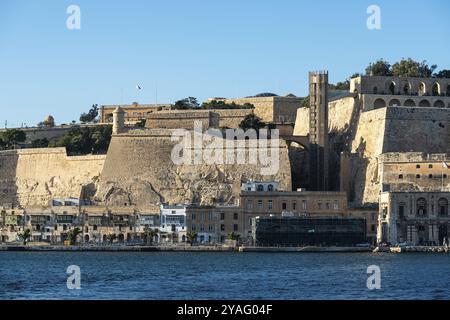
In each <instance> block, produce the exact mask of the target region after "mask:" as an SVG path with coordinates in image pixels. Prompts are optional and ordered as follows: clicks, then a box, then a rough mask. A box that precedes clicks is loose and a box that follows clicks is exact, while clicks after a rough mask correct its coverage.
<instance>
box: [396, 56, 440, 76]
mask: <svg viewBox="0 0 450 320" xmlns="http://www.w3.org/2000/svg"><path fill="white" fill-rule="evenodd" d="M436 68H437V66H436V65H432V66H429V65H428V64H427V62H426V61H425V60H424V61H422V62H418V61H414V60H413V59H411V58H408V59H402V60H400V61H399V62H397V63H395V64H394V65H393V66H392V74H393V75H394V76H398V77H421V78H430V77H431V75H432V74H433V72H434V70H435V69H436Z"/></svg>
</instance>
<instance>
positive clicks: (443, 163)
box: [442, 161, 448, 169]
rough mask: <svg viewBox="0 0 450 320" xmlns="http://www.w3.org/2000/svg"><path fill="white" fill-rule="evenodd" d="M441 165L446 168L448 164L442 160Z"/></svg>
mask: <svg viewBox="0 0 450 320" xmlns="http://www.w3.org/2000/svg"><path fill="white" fill-rule="evenodd" d="M442 166H443V167H444V168H446V169H448V164H447V163H446V162H445V161H444V162H442Z"/></svg>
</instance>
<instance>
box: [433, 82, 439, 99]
mask: <svg viewBox="0 0 450 320" xmlns="http://www.w3.org/2000/svg"><path fill="white" fill-rule="evenodd" d="M431 94H432V95H433V96H439V95H441V86H440V85H439V83H437V82H435V83H434V84H433V87H431Z"/></svg>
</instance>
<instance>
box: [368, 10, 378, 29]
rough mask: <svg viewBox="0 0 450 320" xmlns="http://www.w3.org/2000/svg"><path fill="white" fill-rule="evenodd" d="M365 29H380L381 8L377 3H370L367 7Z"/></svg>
mask: <svg viewBox="0 0 450 320" xmlns="http://www.w3.org/2000/svg"><path fill="white" fill-rule="evenodd" d="M367 14H369V17H368V18H367V29H369V30H381V8H380V7H379V6H377V5H374V4H372V5H370V6H368V7H367Z"/></svg>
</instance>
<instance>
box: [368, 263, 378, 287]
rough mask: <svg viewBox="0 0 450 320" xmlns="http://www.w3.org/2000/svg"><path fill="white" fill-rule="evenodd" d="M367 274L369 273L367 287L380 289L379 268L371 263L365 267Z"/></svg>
mask: <svg viewBox="0 0 450 320" xmlns="http://www.w3.org/2000/svg"><path fill="white" fill-rule="evenodd" d="M367 274H368V275H370V276H369V277H368V278H367V289H369V290H380V289H381V269H380V267H379V266H377V265H371V266H368V267H367Z"/></svg>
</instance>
